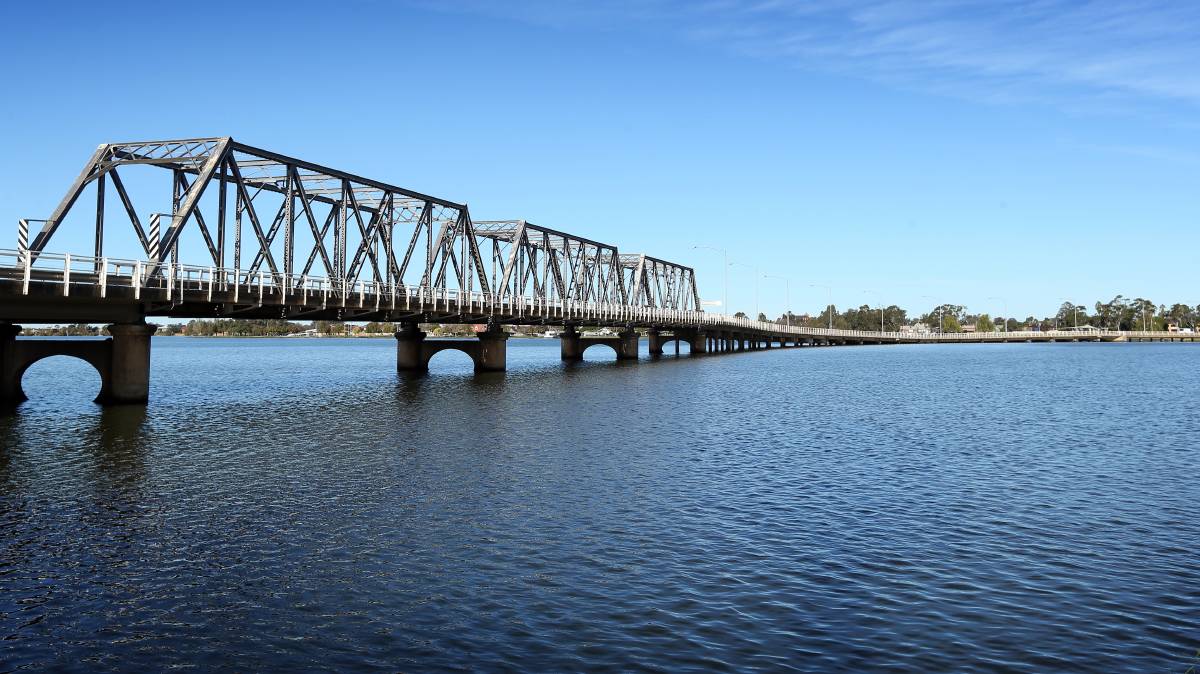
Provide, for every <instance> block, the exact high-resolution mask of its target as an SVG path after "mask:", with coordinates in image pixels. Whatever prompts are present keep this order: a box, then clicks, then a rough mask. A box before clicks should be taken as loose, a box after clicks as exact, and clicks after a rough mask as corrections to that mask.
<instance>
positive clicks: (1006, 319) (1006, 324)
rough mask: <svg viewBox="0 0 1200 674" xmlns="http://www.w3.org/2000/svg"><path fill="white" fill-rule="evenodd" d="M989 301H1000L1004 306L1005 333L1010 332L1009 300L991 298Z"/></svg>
mask: <svg viewBox="0 0 1200 674" xmlns="http://www.w3.org/2000/svg"><path fill="white" fill-rule="evenodd" d="M988 299H989V300H1000V302H1001V303H1002V304H1003V306H1004V332H1005V333H1007V332H1008V300H1006V299H1004V298H1003V297H989V298H988Z"/></svg>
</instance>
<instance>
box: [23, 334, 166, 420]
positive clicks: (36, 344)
mask: <svg viewBox="0 0 1200 674" xmlns="http://www.w3.org/2000/svg"><path fill="white" fill-rule="evenodd" d="M156 329H157V328H156V327H155V326H153V325H146V324H145V323H115V324H113V325H110V326H108V332H109V334H111V335H112V337H111V338H109V339H88V340H78V339H38V340H18V339H17V335H18V334H19V333H20V332H21V326H19V325H13V324H11V323H3V324H0V405H4V406H12V405H16V404H18V403H20V402H22V401H24V400H26V399H27V398H26V396H25V391H24V389H22V388H21V379H22V377H24V376H25V371H26V370H28V369H29V366H30V365H33V364H34V363H36V362H37V361H39V360H41V359H43V358H49V357H51V356H72V357H74V358H79V359H80V360H83V361H86V362H87V363H89V364H90V365H91V366H92V367H94V368H96V372H98V373H99V374H100V393H99V395H97V396H96V402H98V403H100V404H102V405H120V404H127V403H145V402H146V401H147V400H149V398H150V336H151V335H153V334H154V331H155V330H156Z"/></svg>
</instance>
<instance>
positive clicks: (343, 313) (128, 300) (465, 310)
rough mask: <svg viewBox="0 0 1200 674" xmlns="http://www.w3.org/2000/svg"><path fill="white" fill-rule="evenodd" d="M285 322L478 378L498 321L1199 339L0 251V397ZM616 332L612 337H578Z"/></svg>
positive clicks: (885, 338)
mask: <svg viewBox="0 0 1200 674" xmlns="http://www.w3.org/2000/svg"><path fill="white" fill-rule="evenodd" d="M153 317H164V318H216V317H228V318H276V319H277V318H285V319H289V320H331V321H380V322H394V323H397V324H399V330H397V332H396V344H397V369H399V370H401V371H423V370H425V369H426V368H427V366H428V363H429V360H430V358H432V356H433V355H434V354H436V353H437V352H439V351H442V350H445V349H457V350H460V351H463V352H465V353H467V354H468V355H469V356H470V357H471V358H472V360H473V361H474V363H475V368H476V370H477V371H481V372H487V371H503V370H504V369H505V359H506V348H505V344H506V341H507V339H508V337H507V335H506V333H505V332H504V330H503V326H504V325H526V326H529V325H538V326H548V327H561V328H562V332H561V335H560V341H561V345H562V346H561V355H562V358H563V359H564V360H578V359H582V357H583V352H584V351H585V350H586V349H587V348H589V347H590V346H593V345H597V344H604V345H607V346H609V347H611V348H612V349H613V350H614V351H615V352H616V354H617V358H618V359H621V360H624V359H637V357H638V344H639V331H640V332H644V333H645V334H646V336H647V338H648V340H649V351H650V353H651V355H661V354H662V353H663V351H664V349H665V348H666V347H667V346H668V345H670V344H672V343H674V349H675V350H676V353H678V350H679V346H678V344H679V342H685V343H687V344H688V347H689V350H690V352H691V353H693V354H718V353H734V352H741V351H749V350H758V349H766V348H772V347H798V346H829V345H856V344H904V343H992V342H1001V343H1007V342H1062V341H1068V342H1080V341H1194V340H1195V339H1196V337H1197V335H1194V334H1191V333H1175V332H1160V331H1133V332H1130V331H1114V330H1096V331H1069V330H1062V331H1051V332H1027V331H1022V332H1010V333H1004V332H993V333H956V334H928V333H925V334H922V333H911V332H879V331H861V330H837V329H825V328H810V327H802V326H789V325H782V324H778V323H772V322H765V321H755V320H750V319H744V318H736V317H732V316H726V315H722V314H714V313H709V312H703V311H694V310H674V309H663V308H655V307H630V306H624V305H618V304H610V303H600V302H571V301H558V300H555V301H551V300H547V299H544V298H542V299H538V298H531V297H500V296H497V295H496V294H494V293H483V292H478V291H475V292H460V291H458V290H455V289H449V288H442V289H434V288H429V287H426V286H415V287H414V286H406V285H396V284H392V285H385V284H380V283H377V282H365V281H359V282H355V283H353V284H350V283H345V284H340V285H339V284H337V283H336V282H333V281H331V280H330V279H327V278H314V277H301V276H293V277H281V276H278V275H271V274H268V273H266V272H258V273H256V274H252V275H247V274H246V273H244V272H241V271H238V270H228V269H217V268H212V267H197V266H189V265H179V264H171V263H159V264H157V265H154V264H152V263H149V262H147V261H137V260H111V259H107V258H100V259H97V258H93V257H85V256H70V255H59V254H53V253H43V254H41V255H39V256H38V257H37V258H36V259H33V257H32V256H31V255H29V254H28V253H27V252H18V251H9V250H0V401H2V402H4V403H7V404H13V403H16V402H20V401H21V400H23V399H24V394H23V392H22V391H21V386H20V380H21V376H22V374H23V373H24V371H25V369H26V368H28V367H29V366H30V365H31V364H32V363H34V362H36V361H37V360H39V359H41V358H44V357H47V356H51V355H59V354H61V355H72V356H76V357H79V358H82V359H84V360H86V361H88V362H89V363H91V364H92V365H93V366H95V367H96V369H97V370H98V371H99V372H100V374H101V378H102V381H103V384H102V391H101V395H100V398H98V402H102V403H123V402H144V401H145V400H146V399H147V397H148V394H149V366H150V335H151V334H153V332H154V330H155V327H154V326H153V325H150V324H147V323H146V319H147V318H153ZM75 322H88V323H109V324H111V325H110V326H109V332H110V334H111V335H112V337H111V338H110V339H106V340H87V341H81V340H47V339H38V340H24V339H17V335H18V334H19V332H20V327H19V325H17V324H19V323H75ZM422 323H443V324H454V323H457V324H477V325H480V326H486V327H485V329H483V330H481V331H480V332H478V333H477V336H476V337H475V338H473V339H435V340H428V339H425V334H424V333H422V332H421V331H420V330H419V328H418V325H419V324H422ZM589 327H597V328H599V327H608V328H615V329H616V334H615V335H614V336H611V337H594V336H586V335H584V334H582V333H581V329H584V328H589Z"/></svg>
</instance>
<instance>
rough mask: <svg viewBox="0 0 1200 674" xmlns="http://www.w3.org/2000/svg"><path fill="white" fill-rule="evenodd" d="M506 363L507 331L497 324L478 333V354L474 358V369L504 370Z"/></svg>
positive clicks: (479, 370) (480, 370) (485, 370)
mask: <svg viewBox="0 0 1200 674" xmlns="http://www.w3.org/2000/svg"><path fill="white" fill-rule="evenodd" d="M507 365H508V333H506V332H504V329H503V328H501V327H500V326H498V325H496V326H492V327H491V328H489V329H488V331H487V332H481V333H479V356H478V358H476V359H475V371H476V372H504V370H505V368H506V367H507Z"/></svg>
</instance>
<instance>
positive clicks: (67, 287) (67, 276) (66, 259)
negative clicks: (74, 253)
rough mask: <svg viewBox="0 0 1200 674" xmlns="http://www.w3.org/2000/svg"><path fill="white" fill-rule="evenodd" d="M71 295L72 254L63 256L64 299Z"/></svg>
mask: <svg viewBox="0 0 1200 674" xmlns="http://www.w3.org/2000/svg"><path fill="white" fill-rule="evenodd" d="M70 294H71V254H70V253H67V254H66V255H63V297H68V296H69V295H70Z"/></svg>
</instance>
